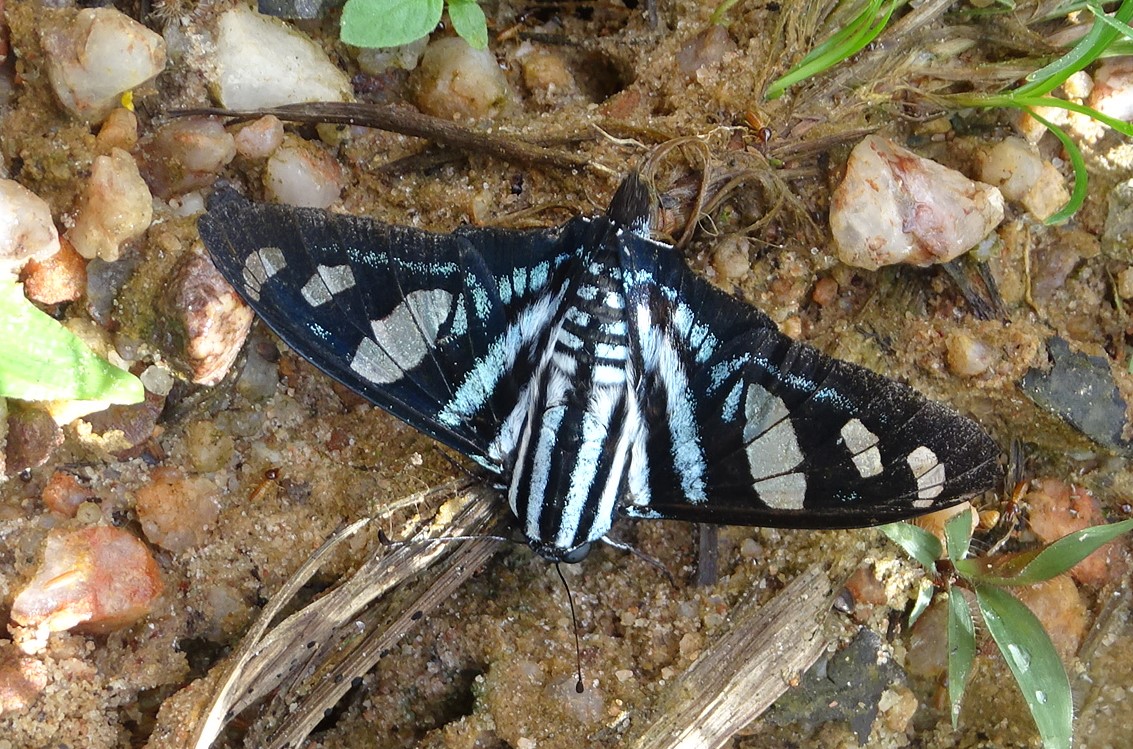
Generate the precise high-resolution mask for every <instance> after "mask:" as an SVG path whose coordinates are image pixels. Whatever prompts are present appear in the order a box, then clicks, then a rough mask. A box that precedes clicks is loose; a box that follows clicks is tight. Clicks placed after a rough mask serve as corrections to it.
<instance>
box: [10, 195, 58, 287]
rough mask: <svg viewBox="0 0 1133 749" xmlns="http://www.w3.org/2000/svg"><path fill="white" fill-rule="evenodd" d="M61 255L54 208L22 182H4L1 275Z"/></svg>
mask: <svg viewBox="0 0 1133 749" xmlns="http://www.w3.org/2000/svg"><path fill="white" fill-rule="evenodd" d="M58 251H59V232H58V231H56V229H55V222H54V221H53V220H52V218H51V208H50V207H49V206H48V205H47V203H46V202H45V201H44V200H43V199H42V198H40V197H39V196H38V195H36V194H35V193H33V192H32V191H31V190H28V189H27V188H26V187H24V186H23V185H21V184H20V183H19V182H14V181H13V180H10V179H0V273H15V272H17V271H19V270H20V268H22V267H23V266H24V263H26V262H27V261H28V260H46V259H47V258H49V257H51V256H52V255H54V254H55V253H56V252H58Z"/></svg>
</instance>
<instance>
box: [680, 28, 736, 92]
mask: <svg viewBox="0 0 1133 749" xmlns="http://www.w3.org/2000/svg"><path fill="white" fill-rule="evenodd" d="M738 49H739V47H738V46H736V43H735V42H734V41H732V37H731V36H730V35H729V34H728V29H727V28H726V27H724V26H722V25H720V24H718V23H713V24H709V26H708V28H706V29H704V30H703V31H701V32H700V33H698V34H696V35H695V36H693V37H692V38H691V39H689V40H688V41H687V42H685V45H684V46H683V47H681V50H680V51H679V52H677V69H678V70H680V72H681V75H683V76H684V77H685V78H688V79H693V78H695V77H696V74H697V73H698V72H699V71H700V69H701V68H704V67H707V66H710V65H715V64H716V63H718V62H720V61H721V60H723V59H724V56H725V55H727V54H728V53H730V52H735V51H737V50H738Z"/></svg>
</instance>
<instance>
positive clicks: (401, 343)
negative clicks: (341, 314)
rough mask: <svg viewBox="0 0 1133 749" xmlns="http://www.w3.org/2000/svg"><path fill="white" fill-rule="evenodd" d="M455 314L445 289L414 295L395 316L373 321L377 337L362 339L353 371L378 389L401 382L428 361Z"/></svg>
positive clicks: (409, 296) (407, 296)
mask: <svg viewBox="0 0 1133 749" xmlns="http://www.w3.org/2000/svg"><path fill="white" fill-rule="evenodd" d="M451 310H452V294H450V293H449V292H447V291H445V290H444V289H430V290H426V291H413V292H410V293H409V294H408V295H406V297H405V301H403V302H402V303H401V304H399V305H397V307H395V308H394V310H393V312H391V313H389V314H388V315H386V316H385V317H383V318H382V319H380V320H371V321H370V325H371V328H372V329H373V331H374V337H373V338H372V339H371V338H364V339H362V343H361V344H359V346H358V350H357V351H356V352H355V354H354V358H353V359H352V360H351V361H350V368H351V369H353V370H354V371H355V372H357V373H358V374H359V375H361V376H362V377H364V378H365V379H367V380H369V381H370V382H372V383H374V384H375V385H385V384H389V383H392V382H397V381H398V380H399V379H401V377H402V375H403V374H404V373H405V372H406V371H407V370H410V369H413V368H414V367H416V366H417V365H418V364H420V363H421V362H422V361H424V359H425V357H426V356H427V355H428V353H429V349H430V348H431V347H432V346H433V344H434V343H436V340H437V330H438V329H439V328H440V326H441V324H442V323H443V322H444V320H445V318H446V317H447V316H448V315H449V313H450V311H451Z"/></svg>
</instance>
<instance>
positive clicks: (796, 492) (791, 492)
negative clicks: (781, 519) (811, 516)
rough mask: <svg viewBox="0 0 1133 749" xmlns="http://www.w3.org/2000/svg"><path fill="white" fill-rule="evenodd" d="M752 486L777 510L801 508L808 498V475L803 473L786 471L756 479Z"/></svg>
mask: <svg viewBox="0 0 1133 749" xmlns="http://www.w3.org/2000/svg"><path fill="white" fill-rule="evenodd" d="M752 488H753V489H755V490H756V491H757V492H759V498H760V499H761V500H763V502H764V503H765V504H766V505H767V506H768V507H771V508H773V509H776V510H801V509H803V500H804V499H806V477H805V476H803V475H802V474H801V473H785V474H783V475H782V476H772V477H771V478H769V479H763V480H762V481H756V482H755V483H754V484H752Z"/></svg>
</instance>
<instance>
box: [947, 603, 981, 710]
mask: <svg viewBox="0 0 1133 749" xmlns="http://www.w3.org/2000/svg"><path fill="white" fill-rule="evenodd" d="M975 660H976V625H975V623H974V622H973V621H972V612H971V610H970V609H969V608H968V601H967V600H966V599H965V598H964V596H963V595H961V594H960V591H959V590H956V589H955V588H953V589H952V591H951V592H950V593H949V594H948V702H949V704H950V705H951V712H952V727H953V728H955V727H956V726H957V724H958V722H959V720H960V703H961V702H962V701H963V699H964V690H965V689H966V688H967V686H968V676H969V675H970V674H971V673H972V663H974V662H975Z"/></svg>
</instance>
